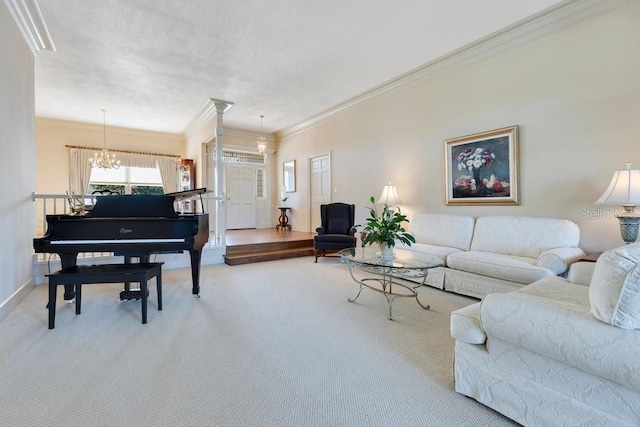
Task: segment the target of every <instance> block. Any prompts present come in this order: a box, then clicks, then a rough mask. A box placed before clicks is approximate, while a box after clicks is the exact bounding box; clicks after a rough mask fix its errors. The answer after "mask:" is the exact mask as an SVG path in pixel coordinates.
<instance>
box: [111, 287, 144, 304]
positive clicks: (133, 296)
mask: <svg viewBox="0 0 640 427" xmlns="http://www.w3.org/2000/svg"><path fill="white" fill-rule="evenodd" d="M140 298H142V291H140V289H129V290H125V291H122V292H120V299H119V300H118V302H122V301H131V300H136V301H138V300H139V299H140ZM147 298H149V289H147Z"/></svg>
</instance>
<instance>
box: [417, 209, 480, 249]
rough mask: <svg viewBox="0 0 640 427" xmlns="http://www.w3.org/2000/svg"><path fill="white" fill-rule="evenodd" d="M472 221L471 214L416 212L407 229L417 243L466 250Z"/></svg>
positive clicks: (468, 244) (471, 233) (471, 232)
mask: <svg viewBox="0 0 640 427" xmlns="http://www.w3.org/2000/svg"><path fill="white" fill-rule="evenodd" d="M474 223H475V219H474V218H473V217H472V216H465V215H441V214H417V215H414V216H413V217H412V218H411V222H410V223H409V231H411V233H412V234H413V236H414V237H415V238H416V242H417V243H426V244H430V245H435V246H445V247H451V248H457V249H461V250H463V251H468V250H469V247H470V245H471V237H473V226H474Z"/></svg>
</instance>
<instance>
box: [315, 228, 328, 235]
mask: <svg viewBox="0 0 640 427" xmlns="http://www.w3.org/2000/svg"><path fill="white" fill-rule="evenodd" d="M316 233H318V234H326V230H325V228H324V227H318V228H316Z"/></svg>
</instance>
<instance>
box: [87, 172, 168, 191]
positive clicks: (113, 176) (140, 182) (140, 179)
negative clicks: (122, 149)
mask: <svg viewBox="0 0 640 427" xmlns="http://www.w3.org/2000/svg"><path fill="white" fill-rule="evenodd" d="M104 189H107V190H111V191H116V192H118V193H120V194H164V190H163V188H162V178H161V177H160V170H159V169H158V168H134V167H120V168H119V169H108V170H104V169H100V168H93V169H91V178H89V189H88V190H87V191H88V194H91V193H93V192H94V191H96V190H104Z"/></svg>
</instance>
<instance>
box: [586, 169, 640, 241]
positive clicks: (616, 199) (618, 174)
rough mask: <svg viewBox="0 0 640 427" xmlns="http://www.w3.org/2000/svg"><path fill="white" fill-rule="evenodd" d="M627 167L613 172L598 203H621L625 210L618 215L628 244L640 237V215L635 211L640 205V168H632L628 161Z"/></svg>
mask: <svg viewBox="0 0 640 427" xmlns="http://www.w3.org/2000/svg"><path fill="white" fill-rule="evenodd" d="M626 165H627V168H626V169H620V170H617V171H615V172H614V173H613V178H611V182H610V183H609V187H608V188H607V189H606V190H605V192H604V194H602V196H600V198H599V199H598V201H597V202H596V203H597V204H605V205H621V206H622V207H623V208H624V212H622V213H621V214H619V215H616V218H618V221H620V234H621V235H622V240H624V241H625V242H626V243H627V244H629V243H632V242H635V241H636V240H637V239H638V225H639V224H640V216H638V214H637V213H636V212H635V208H636V205H640V170H638V169H631V163H627V164H626Z"/></svg>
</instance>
